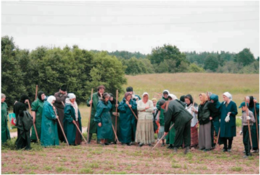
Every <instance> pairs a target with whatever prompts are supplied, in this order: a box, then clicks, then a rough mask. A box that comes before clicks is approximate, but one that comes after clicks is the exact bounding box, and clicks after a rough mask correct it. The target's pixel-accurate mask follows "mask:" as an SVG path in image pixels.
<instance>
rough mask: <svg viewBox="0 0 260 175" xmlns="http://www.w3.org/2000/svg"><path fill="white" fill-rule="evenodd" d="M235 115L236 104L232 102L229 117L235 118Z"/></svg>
mask: <svg viewBox="0 0 260 175" xmlns="http://www.w3.org/2000/svg"><path fill="white" fill-rule="evenodd" d="M236 115H237V105H236V103H234V102H233V104H232V106H231V111H230V116H232V117H236Z"/></svg>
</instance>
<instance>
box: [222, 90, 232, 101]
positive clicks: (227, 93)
mask: <svg viewBox="0 0 260 175" xmlns="http://www.w3.org/2000/svg"><path fill="white" fill-rule="evenodd" d="M223 95H225V96H226V97H228V98H229V99H230V100H232V95H231V94H230V93H229V92H225V93H223Z"/></svg>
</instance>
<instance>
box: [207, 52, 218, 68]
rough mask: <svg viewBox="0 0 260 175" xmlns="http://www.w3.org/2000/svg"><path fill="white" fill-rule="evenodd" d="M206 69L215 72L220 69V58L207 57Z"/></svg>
mask: <svg viewBox="0 0 260 175" xmlns="http://www.w3.org/2000/svg"><path fill="white" fill-rule="evenodd" d="M204 69H206V70H210V71H212V72H215V71H216V70H217V69H218V58H217V56H216V55H209V56H207V58H206V60H205V64H204Z"/></svg>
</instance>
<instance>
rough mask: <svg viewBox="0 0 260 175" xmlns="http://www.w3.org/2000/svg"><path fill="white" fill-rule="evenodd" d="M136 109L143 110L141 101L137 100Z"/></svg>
mask: <svg viewBox="0 0 260 175" xmlns="http://www.w3.org/2000/svg"><path fill="white" fill-rule="evenodd" d="M137 110H138V111H144V110H145V107H144V105H143V103H142V101H138V102H137Z"/></svg>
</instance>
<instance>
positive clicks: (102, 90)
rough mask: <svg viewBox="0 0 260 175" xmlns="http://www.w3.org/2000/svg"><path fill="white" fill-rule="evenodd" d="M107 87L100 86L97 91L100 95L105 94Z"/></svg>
mask: <svg viewBox="0 0 260 175" xmlns="http://www.w3.org/2000/svg"><path fill="white" fill-rule="evenodd" d="M105 89H106V88H105V86H103V85H100V86H98V87H97V91H98V93H100V94H103V93H104V92H105Z"/></svg>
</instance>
